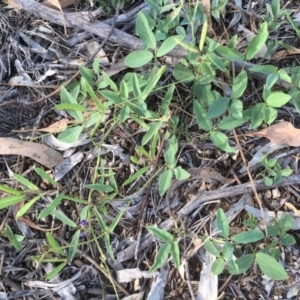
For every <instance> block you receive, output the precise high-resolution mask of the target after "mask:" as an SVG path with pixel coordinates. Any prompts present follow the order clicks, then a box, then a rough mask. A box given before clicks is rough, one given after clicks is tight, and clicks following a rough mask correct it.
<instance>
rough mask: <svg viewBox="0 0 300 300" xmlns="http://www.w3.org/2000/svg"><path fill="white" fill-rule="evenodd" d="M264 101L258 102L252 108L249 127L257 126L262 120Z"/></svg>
mask: <svg viewBox="0 0 300 300" xmlns="http://www.w3.org/2000/svg"><path fill="white" fill-rule="evenodd" d="M264 107H265V104H264V103H259V104H256V105H255V106H254V108H253V109H252V120H251V129H255V128H257V127H258V126H259V125H260V124H261V123H262V122H263V120H264Z"/></svg>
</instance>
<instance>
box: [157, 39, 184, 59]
mask: <svg viewBox="0 0 300 300" xmlns="http://www.w3.org/2000/svg"><path fill="white" fill-rule="evenodd" d="M176 39H179V40H180V41H182V40H183V39H184V36H181V35H174V36H171V37H168V38H167V39H166V40H164V41H163V43H162V44H161V45H160V47H159V49H158V51H157V53H156V56H157V57H161V56H164V55H166V54H167V53H169V52H170V51H172V50H173V49H174V48H175V46H177V40H176Z"/></svg>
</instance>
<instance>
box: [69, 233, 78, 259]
mask: <svg viewBox="0 0 300 300" xmlns="http://www.w3.org/2000/svg"><path fill="white" fill-rule="evenodd" d="M79 236H80V229H78V230H76V231H75V233H74V234H73V237H72V240H71V245H70V247H69V251H68V262H69V263H70V262H72V260H73V258H74V257H75V254H76V251H77V247H78V240H79Z"/></svg>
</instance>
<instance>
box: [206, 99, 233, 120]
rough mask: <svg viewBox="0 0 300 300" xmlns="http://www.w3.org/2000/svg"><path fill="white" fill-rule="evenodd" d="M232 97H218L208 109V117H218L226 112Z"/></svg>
mask: <svg viewBox="0 0 300 300" xmlns="http://www.w3.org/2000/svg"><path fill="white" fill-rule="evenodd" d="M229 102H230V99H229V98H228V97H220V98H218V99H216V100H215V101H214V102H213V104H212V105H211V107H210V108H209V109H208V111H207V115H206V117H207V118H208V119H213V118H217V117H219V116H221V115H223V114H224V113H225V111H226V110H227V108H228V105H229Z"/></svg>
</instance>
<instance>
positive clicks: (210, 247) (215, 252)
mask: <svg viewBox="0 0 300 300" xmlns="http://www.w3.org/2000/svg"><path fill="white" fill-rule="evenodd" d="M204 247H205V250H206V251H207V252H208V253H210V254H212V255H214V256H215V257H220V252H219V250H218V249H217V248H216V247H215V245H214V244H213V243H212V242H211V241H210V240H209V239H206V240H205V243H204Z"/></svg>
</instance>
